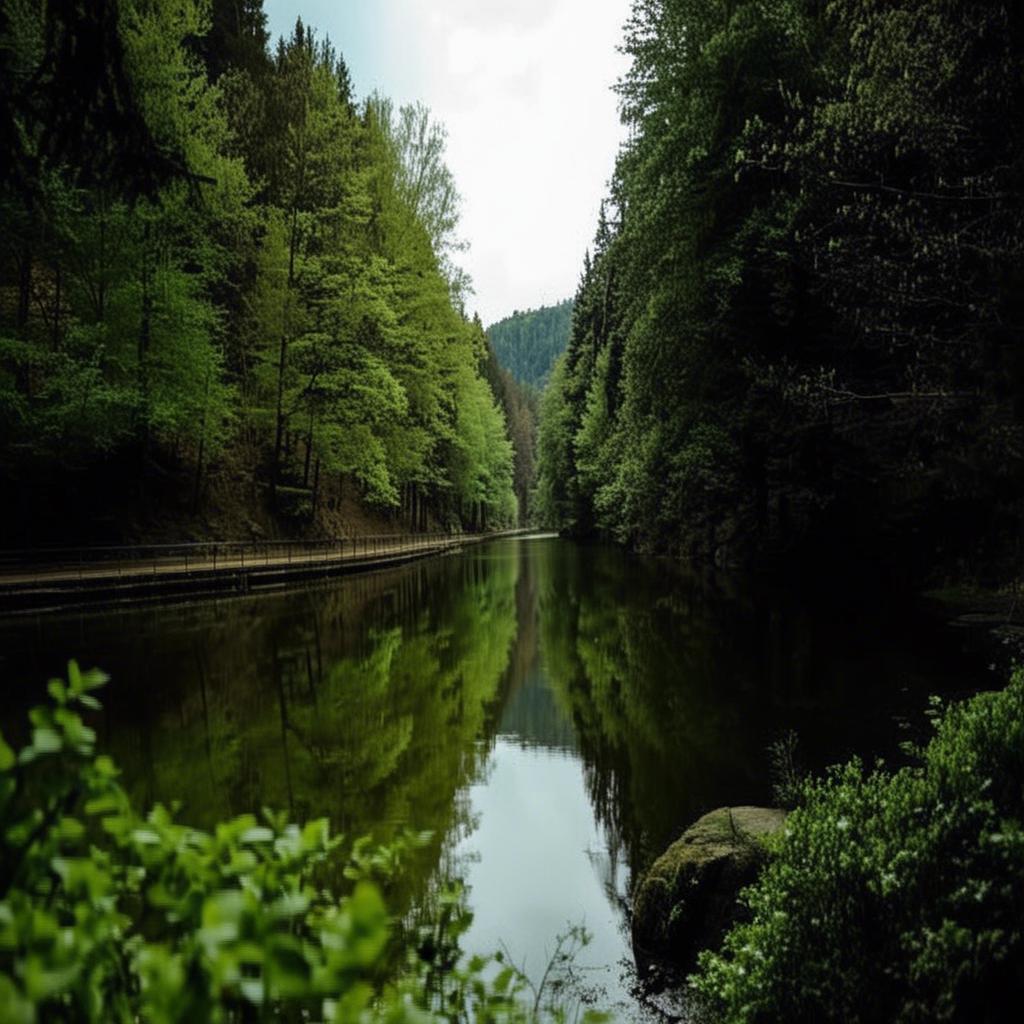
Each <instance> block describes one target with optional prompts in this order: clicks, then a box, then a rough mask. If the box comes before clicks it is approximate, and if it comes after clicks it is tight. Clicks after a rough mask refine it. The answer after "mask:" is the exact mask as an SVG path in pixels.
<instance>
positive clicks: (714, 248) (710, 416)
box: [537, 0, 1024, 581]
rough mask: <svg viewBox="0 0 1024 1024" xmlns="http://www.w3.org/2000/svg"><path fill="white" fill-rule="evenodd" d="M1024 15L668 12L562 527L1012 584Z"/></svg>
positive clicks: (579, 322) (587, 317)
mask: <svg viewBox="0 0 1024 1024" xmlns="http://www.w3.org/2000/svg"><path fill="white" fill-rule="evenodd" d="M1022 33H1024V15H1022V13H1021V11H1020V10H1019V8H1018V6H1017V5H1010V4H987V3H975V2H967V0H964V2H956V3H947V2H945V0H922V2H918V3H895V4H893V3H887V2H884V3H883V2H881V0H877V2H876V0H869V2H861V0H829V2H819V0H772V2H762V0H735V2H720V3H719V2H715V3H709V2H705V0H642V2H638V3H636V4H634V6H633V13H632V16H631V18H630V21H629V22H628V24H627V26H626V29H625V37H624V44H623V45H624V48H625V52H626V53H627V54H628V56H629V58H630V59H631V67H630V70H629V71H628V73H627V74H626V75H625V77H624V78H623V79H622V80H621V82H620V83H619V85H618V91H619V97H620V102H621V110H622V116H623V118H624V120H625V122H626V124H627V127H628V130H629V137H628V141H627V143H626V144H625V145H624V147H623V149H622V151H621V153H620V155H619V158H618V162H617V166H616V170H615V174H614V177H613V180H612V182H611V185H610V188H609V192H608V196H607V201H606V205H605V207H604V209H603V211H602V215H601V217H600V221H599V223H598V225H597V230H596V235H595V238H594V243H593V249H592V251H591V252H590V253H589V254H588V256H587V259H586V262H585V263H584V266H583V269H582V273H581V276H580V283H579V288H578V291H577V294H576V297H575V306H574V311H573V321H572V333H571V338H570V341H569V345H568V349H567V352H566V354H565V356H564V358H563V359H562V360H561V361H560V362H559V363H558V364H557V366H556V368H555V370H554V372H553V374H552V377H551V383H550V385H549V387H548V389H547V392H546V393H545V396H544V398H543V401H542V415H541V427H540V439H539V467H540V469H539V474H540V476H539V483H538V488H537V491H538V495H537V500H538V515H539V516H540V517H541V518H542V519H544V520H545V521H546V522H548V523H550V524H551V525H554V526H558V527H559V528H561V529H563V530H566V531H570V532H573V533H575V534H577V535H580V536H593V535H600V536H603V537H607V538H613V539H615V540H618V541H621V542H624V543H626V544H629V545H632V546H634V547H636V548H640V549H646V550H654V551H664V552H671V553H675V554H677V555H680V556H683V557H686V558H688V559H693V560H697V561H699V562H702V563H704V564H718V565H723V566H761V567H765V568H773V569H774V570H780V569H786V568H792V567H794V566H796V565H800V564H807V565H810V566H811V567H813V570H812V571H814V572H815V573H818V572H820V570H821V567H822V565H825V564H828V565H830V566H832V567H833V568H845V569H850V568H851V567H855V566H864V565H873V566H887V565H888V566H893V567H895V571H896V573H897V575H898V576H899V577H901V578H909V579H921V578H922V577H925V576H928V575H929V574H932V575H935V574H939V575H941V573H942V572H948V574H949V576H950V578H963V577H964V576H968V575H971V576H974V577H976V578H980V579H986V580H989V581H993V580H1002V579H1005V578H1007V576H1008V575H1010V574H1011V573H1012V571H1013V567H1018V568H1019V540H1018V538H1019V533H1020V524H1021V518H1022V511H1024V506H1022V504H1021V499H1022V497H1024V491H1022V485H1024V476H1022V469H1024V464H1022V454H1024V449H1022V430H1021V410H1022V398H1024V377H1022V375H1021V373H1022V364H1021V352H1020V332H1021V328H1022V326H1024V322H1022V316H1024V309H1022V307H1021V294H1022V288H1021V284H1022V281H1021V267H1022V266H1024V262H1022V253H1024V207H1022V202H1021V200H1022V188H1021V184H1022V173H1024V140H1022V136H1021V120H1020V117H1019V110H1020V109H1021V103H1022V99H1024V95H1022V89H1024V77H1022V73H1021V72H1022V60H1024V48H1022V42H1024V35H1022Z"/></svg>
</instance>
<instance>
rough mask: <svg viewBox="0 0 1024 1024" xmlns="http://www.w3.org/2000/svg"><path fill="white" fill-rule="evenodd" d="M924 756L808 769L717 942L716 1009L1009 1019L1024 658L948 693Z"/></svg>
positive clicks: (1023, 859)
mask: <svg viewBox="0 0 1024 1024" xmlns="http://www.w3.org/2000/svg"><path fill="white" fill-rule="evenodd" d="M932 711H933V719H934V722H935V727H936V732H935V735H934V737H933V738H932V739H931V741H930V742H929V743H928V744H927V745H926V746H924V747H923V749H918V750H917V751H916V753H915V758H914V762H915V763H913V764H912V765H911V766H908V767H904V768H901V769H899V770H897V771H891V770H887V769H885V768H882V767H876V768H868V767H865V766H864V765H863V764H861V763H860V762H858V761H852V762H850V763H848V764H846V765H844V766H841V767H837V768H835V769H833V770H832V771H831V772H830V773H829V775H828V776H827V777H825V778H824V779H820V780H814V781H808V782H806V783H804V785H803V788H802V792H801V793H800V796H799V806H798V807H797V808H796V809H795V810H794V811H793V812H792V814H791V815H790V816H789V818H788V820H787V822H786V828H785V833H784V835H783V837H782V838H781V841H779V842H778V844H777V848H776V851H775V856H774V858H773V859H772V860H771V861H770V862H769V865H768V867H767V868H766V869H765V871H764V874H763V875H762V877H761V878H760V879H759V881H758V882H757V883H755V885H754V886H753V887H752V888H751V889H749V890H748V891H747V894H746V897H745V901H746V903H747V904H748V906H749V908H750V911H751V919H750V921H749V923H747V924H742V925H740V926H738V927H736V928H735V929H734V930H733V931H732V932H731V934H730V935H729V936H728V937H727V939H726V942H725V947H724V949H723V951H722V952H721V953H717V954H712V953H708V954H705V955H704V956H703V959H702V963H701V970H700V972H699V973H698V975H697V978H696V983H697V987H698V989H699V990H700V992H701V993H702V994H703V995H704V996H705V998H706V999H707V1000H708V1004H709V1009H710V1010H711V1011H712V1019H715V1020H722V1021H730V1022H740V1021H768V1020H785V1021H801V1020H814V1021H842V1022H844V1024H847V1022H857V1021H883V1020H884V1021H901V1022H911V1021H921V1022H924V1021H929V1022H931V1021H999V1020H1005V1019H1006V1014H1007V1012H1008V1008H1009V1007H1013V1006H1016V1005H1018V1003H1019V1001H1020V999H1021V997H1022V996H1024V979H1022V976H1021V972H1020V964H1021V957H1022V955H1024V931H1022V927H1021V922H1022V920H1024V790H1022V787H1021V780H1022V779H1024V670H1017V671H1016V672H1015V673H1014V675H1013V677H1012V679H1011V681H1010V683H1009V685H1008V686H1007V687H1006V689H1004V690H1002V691H1000V692H998V693H982V694H979V695H978V696H976V697H974V698H972V699H971V700H970V701H967V702H966V703H963V704H959V705H952V706H949V707H946V708H941V707H938V706H936V707H933V709H932Z"/></svg>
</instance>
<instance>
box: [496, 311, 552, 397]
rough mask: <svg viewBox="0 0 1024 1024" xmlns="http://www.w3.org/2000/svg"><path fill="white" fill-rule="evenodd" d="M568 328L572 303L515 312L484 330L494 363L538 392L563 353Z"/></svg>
mask: <svg viewBox="0 0 1024 1024" xmlns="http://www.w3.org/2000/svg"><path fill="white" fill-rule="evenodd" d="M571 326H572V299H566V300H565V302H560V303H559V304H558V305H557V306H542V307H541V308H540V309H530V310H526V311H525V312H522V313H520V312H519V311H518V310H517V311H516V312H515V313H513V314H512V315H511V316H509V317H506V318H505V319H504V320H499V321H498V323H496V324H494V325H492V326H491V327H488V328H487V336H488V337H489V338H490V339H491V346H492V347H493V348H494V354H495V355H496V356H497V357H498V362H499V363H501V365H502V366H503V367H505V369H506V370H508V371H509V372H510V373H511V374H512V376H513V377H515V378H516V380H518V381H520V382H521V383H523V384H530V385H532V386H533V387H536V388H541V387H543V386H544V384H545V383H546V382H547V379H548V374H550V373H551V367H552V366H553V365H554V363H555V360H556V359H557V358H558V357H559V356H560V355H561V354H562V353H563V352H564V351H565V346H566V345H567V344H568V342H569V330H570V328H571Z"/></svg>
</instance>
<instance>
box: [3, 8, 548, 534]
mask: <svg viewBox="0 0 1024 1024" xmlns="http://www.w3.org/2000/svg"><path fill="white" fill-rule="evenodd" d="M228 6H230V8H231V9H230V10H229V9H228ZM66 8H72V10H68V9H66ZM80 13H81V12H79V11H78V10H77V5H75V4H70V5H69V4H55V5H51V4H41V3H40V2H38V0H25V2H24V3H19V4H17V5H16V7H15V8H14V9H12V16H11V17H7V15H6V14H5V15H4V16H3V17H2V18H0V53H2V54H3V55H4V57H3V62H2V63H0V78H2V84H3V85H4V87H5V89H6V88H7V87H9V88H10V90H12V95H14V97H15V103H14V104H13V106H12V107H10V108H9V109H8V108H7V107H4V108H3V109H2V110H0V123H5V122H4V119H5V118H7V117H10V118H12V119H13V123H14V127H13V128H12V134H11V136H10V137H8V136H7V135H4V136H3V137H2V138H0V147H3V149H4V153H5V155H6V156H10V157H11V158H12V160H15V161H16V162H17V167H16V168H14V170H15V177H16V179H17V180H10V181H8V180H7V179H6V178H5V179H4V180H3V182H0V184H2V185H3V187H2V188H0V215H2V216H3V219H4V223H5V227H6V228H7V229H8V244H7V245H6V246H5V248H4V252H3V258H2V261H0V299H2V302H0V423H2V424H3V426H4V428H5V430H4V443H3V445H2V446H0V477H2V478H3V479H5V480H14V479H18V478H24V477H26V476H27V475H28V474H29V473H30V472H31V473H36V474H38V475H39V477H40V478H43V479H48V480H50V481H51V484H52V482H53V481H58V482H59V481H61V480H62V479H63V477H64V475H65V474H64V472H63V471H67V470H69V469H73V470H76V471H79V472H80V475H81V477H82V478H84V480H85V482H86V484H88V483H90V482H91V481H92V480H94V479H102V474H103V472H104V469H103V467H104V464H105V463H109V462H117V461H118V460H120V464H121V465H123V466H126V467H130V468H128V469H127V471H124V472H122V474H121V475H122V476H124V477H127V479H122V480H119V481H118V483H119V484H123V485H124V487H123V488H119V491H121V490H127V491H128V492H129V493H131V494H133V495H136V496H137V497H138V498H139V501H140V504H141V505H142V506H143V507H142V508H141V509H140V512H142V513H143V514H144V512H145V505H146V501H147V497H146V481H147V479H150V478H154V477H155V478H160V479H163V478H167V477H168V476H174V477H178V478H181V477H185V479H186V481H187V484H186V486H187V489H188V491H189V493H190V494H191V495H192V497H193V501H192V507H193V511H194V512H199V511H200V509H201V506H202V498H203V494H204V483H205V481H206V479H207V477H209V476H211V475H216V474H217V473H218V471H221V472H224V471H225V467H226V466H230V472H231V473H232V476H233V477H234V476H237V474H238V473H239V471H241V473H242V474H243V475H244V476H247V477H248V478H249V480H250V482H251V487H249V488H247V492H248V493H249V494H252V495H254V496H256V500H259V497H260V496H261V494H266V497H267V499H268V500H267V502H266V504H267V505H268V506H270V508H269V511H272V512H277V513H281V514H282V518H283V520H284V523H283V524H282V525H284V526H286V527H288V528H294V527H295V526H296V525H299V526H303V525H309V524H310V523H311V522H312V523H315V522H316V520H317V517H318V514H319V513H320V511H321V510H322V507H323V505H324V504H326V503H325V502H324V500H323V498H324V496H325V492H329V489H330V491H333V493H331V494H330V497H331V498H332V499H334V500H333V501H332V504H336V503H337V500H338V499H340V496H341V491H342V489H343V488H344V486H345V481H346V480H349V481H354V482H355V484H356V486H357V488H358V491H359V496H360V497H361V498H362V499H363V500H365V501H366V502H369V503H371V504H374V505H378V506H381V507H383V508H388V509H397V508H399V507H402V508H403V510H404V511H406V512H408V513H409V516H410V520H411V525H412V526H413V527H415V528H422V527H425V526H426V525H427V516H426V508H427V506H428V505H429V506H430V509H431V511H432V513H433V516H434V519H435V521H437V522H440V523H443V524H445V525H452V526H455V525H462V524H465V525H468V524H469V523H474V524H476V525H483V524H490V525H503V524H512V523H513V522H514V521H515V518H516V508H515V497H514V495H513V490H512V474H511V470H510V469H509V465H508V464H509V459H508V452H507V434H508V431H507V428H506V427H505V426H496V425H495V424H496V422H497V421H496V420H495V415H496V410H495V408H488V409H487V410H486V411H484V412H482V411H481V409H482V407H481V401H482V399H481V391H480V388H481V386H482V385H483V377H482V375H481V372H480V369H479V367H480V363H481V360H482V356H483V352H484V346H483V341H482V338H481V332H480V329H479V325H477V324H474V323H472V322H470V321H468V320H467V319H466V318H465V316H464V315H463V303H464V299H465V295H466V292H467V290H468V287H469V282H468V280H467V279H466V277H465V275H464V273H463V272H462V271H461V270H459V268H458V267H457V266H456V265H455V264H454V262H453V260H454V258H455V255H456V254H457V253H458V251H459V249H460V247H461V243H460V242H459V241H458V239H457V236H456V229H457V224H458V213H459V197H458V193H457V190H456V188H455V185H454V182H453V179H452V176H451V172H450V170H449V169H448V167H447V166H446V164H445V161H444V148H445V132H444V129H443V128H442V127H441V126H440V125H438V124H437V123H436V122H435V121H433V120H432V119H431V117H430V114H429V111H427V110H426V108H424V107H422V106H415V107H405V108H402V109H400V110H398V111H397V112H395V111H393V109H392V107H391V104H390V103H389V102H388V101H386V100H383V99H381V98H380V97H376V96H374V97H371V98H370V99H369V100H367V101H366V102H365V103H363V104H361V105H360V104H357V102H356V100H355V98H354V97H353V95H352V89H351V82H350V80H349V77H348V72H347V69H346V67H345V64H344V61H343V60H342V59H341V57H340V56H339V55H338V54H337V52H336V51H335V49H334V48H333V46H332V45H331V44H330V42H329V40H326V39H321V38H319V37H317V35H316V33H315V32H313V31H311V30H310V29H308V28H306V27H305V26H304V25H303V24H302V22H301V21H299V22H297V24H296V26H295V29H294V30H293V32H292V34H291V35H290V36H289V37H288V38H285V39H281V40H280V41H279V43H278V45H277V47H276V50H275V52H274V53H273V55H271V54H269V53H267V52H266V50H265V44H266V42H267V39H266V32H265V17H264V15H263V11H262V6H261V4H260V3H259V2H258V0H251V2H248V0H247V2H246V3H243V4H233V5H226V4H224V3H221V2H220V0H217V2H216V3H213V4H212V5H209V4H207V3H204V2H202V0H174V2H171V3H151V2H149V0H120V2H118V3H113V2H110V3H105V4H103V5H102V11H101V12H99V13H101V14H103V15H104V16H105V18H106V20H104V21H103V24H102V32H101V34H103V35H104V39H105V40H106V43H107V44H108V45H107V47H106V50H104V51H102V52H101V54H100V56H101V57H102V53H104V52H105V53H107V54H108V56H109V61H110V62H111V65H112V66H111V67H109V68H105V69H102V70H103V72H104V73H103V74H99V75H98V77H96V78H95V79H88V80H86V79H83V82H82V87H83V89H84V90H85V91H86V93H88V90H89V89H95V90H96V91H97V94H96V96H94V97H93V96H90V95H86V96H85V97H83V98H82V100H81V101H80V102H79V103H78V107H81V106H82V104H83V103H84V104H85V106H86V107H88V106H89V104H90V103H92V102H95V103H97V104H99V107H100V109H98V110H95V111H94V110H92V109H91V108H90V109H89V112H88V118H89V119H90V120H89V123H90V125H91V124H92V122H93V120H99V121H102V120H103V119H104V118H107V119H109V120H110V121H111V124H109V125H104V126H103V130H102V131H100V129H99V128H98V127H97V129H96V131H97V134H98V135H99V136H101V137H102V143H103V145H104V146H107V145H108V144H109V146H111V147H113V148H114V149H115V152H114V154H113V155H112V156H110V158H109V159H107V160H106V162H105V163H104V159H102V158H101V157H102V156H103V154H100V155H98V157H97V159H95V160H93V159H87V157H86V156H85V155H83V154H82V153H80V152H79V151H78V149H77V148H75V147H73V146H69V147H56V148H55V142H54V140H53V139H52V138H51V137H50V134H49V131H48V127H47V125H46V124H45V118H47V117H56V114H54V112H53V111H52V110H51V109H50V104H49V100H50V96H49V93H50V92H55V93H56V92H60V91H61V90H63V89H64V88H65V87H66V85H67V83H66V82H65V73H64V71H63V70H62V71H61V72H60V73H56V72H54V70H53V66H52V61H53V59H54V48H55V44H54V41H53V39H50V37H49V36H48V35H47V32H49V31H53V32H56V33H57V34H58V36H60V34H61V33H66V34H67V44H68V45H70V46H74V45H77V44H76V40H78V41H79V42H81V45H83V46H84V45H85V41H86V40H87V39H89V38H92V35H94V34H95V31H98V30H95V29H94V27H92V28H91V27H89V26H87V25H84V24H83V23H82V18H81V16H80ZM108 37H109V38H108ZM61 38H63V37H61ZM62 45H63V43H62ZM8 57H9V58H10V59H9V60H8ZM91 57H92V55H90V59H91ZM200 57H201V58H202V60H200ZM71 63H72V64H74V65H75V66H77V63H78V58H77V57H75V58H74V60H72V61H71ZM87 70H88V69H87ZM93 70H95V69H93ZM110 79H115V80H116V81H115V82H114V84H113V85H112V84H111V81H110ZM213 79H215V81H214V80H213ZM36 93H38V94H39V95H36ZM122 93H123V94H124V95H122ZM128 96H130V98H131V105H130V110H127V111H124V110H121V107H122V106H123V105H124V104H125V103H127V97H128ZM104 104H105V105H104ZM121 114H124V115H125V116H126V117H127V116H129V115H130V118H131V119H134V120H133V121H132V125H134V127H135V128H139V131H138V132H136V131H134V128H133V130H132V131H131V132H129V131H128V128H127V127H126V128H125V131H126V137H125V145H126V147H128V148H129V149H130V150H131V151H132V152H135V151H136V150H137V149H138V148H139V147H141V146H144V145H145V146H148V147H150V148H151V149H153V150H154V152H158V153H160V154H173V159H174V161H175V167H176V173H174V174H169V173H168V172H167V169H166V167H164V166H163V165H162V164H161V165H160V166H156V164H155V163H154V161H155V160H156V157H155V156H154V158H153V160H150V161H149V162H146V161H144V160H143V159H142V158H141V157H139V177H138V180H137V181H128V182H126V181H125V179H124V166H123V161H122V160H121V157H122V156H123V154H117V153H116V140H115V139H113V138H110V139H108V135H109V134H110V132H111V130H112V129H113V128H115V127H116V126H117V125H121V126H122V127H124V125H123V124H122V122H123V120H124V119H123V118H121ZM119 118H120V120H119ZM135 122H138V124H136V123H135ZM140 126H141V127H140ZM128 127H132V126H131V125H129V126H128ZM143 128H144V131H142V129H143ZM33 145H35V146H36V151H34V153H33V152H30V151H32V147H33ZM26 147H27V149H26ZM15 150H17V152H16V153H15V152H14V151H15ZM114 157H116V158H117V159H114ZM30 158H31V159H30ZM104 167H106V173H101V171H102V170H103V168H104ZM463 404H465V406H466V408H462V406H463ZM490 405H491V406H492V407H493V406H494V402H493V400H492V401H491V403H490ZM482 416H483V417H484V419H487V421H488V422H487V424H486V428H485V429H484V428H482V427H481V417H482ZM492 444H493V446H494V447H493V448H492V447H490V446H491V445H492ZM467 462H468V464H467ZM54 471H55V472H54ZM531 471H532V469H531ZM456 476H459V477H460V484H459V485H456V484H455V483H454V482H453V481H454V478H455V477H456ZM189 477H191V480H188V478H189ZM69 486H70V485H69ZM180 486H181V485H180V484H179V487H180ZM289 488H291V489H297V490H301V491H303V492H305V495H306V497H305V499H304V500H303V501H302V502H300V503H299V504H298V506H296V503H295V502H291V501H289V498H288V495H289V493H293V492H292V491H289ZM23 490H24V492H25V505H26V506H27V505H29V504H30V503H31V502H32V501H33V500H34V498H35V495H34V493H33V488H32V486H31V485H24V484H23ZM95 490H96V491H97V492H98V493H97V494H96V496H95V500H94V501H93V502H91V503H90V505H92V506H95V507H97V508H99V507H100V506H101V504H102V502H103V501H108V500H110V499H109V498H108V497H107V493H108V490H107V489H106V488H103V487H100V486H96V487H95ZM521 490H523V491H525V487H523V488H521ZM149 500H150V501H151V500H152V499H149ZM40 504H43V503H42V502H40ZM57 504H59V502H57ZM296 507H298V508H299V509H300V510H301V515H300V516H299V519H300V520H301V522H298V523H296V522H295V517H294V515H292V513H293V512H294V510H295V508H296ZM12 512H13V509H11V510H8V511H7V512H5V515H12ZM100 514H102V510H101V512H100ZM13 515H14V518H15V519H16V518H17V516H18V515H21V516H22V519H23V521H21V522H16V523H15V526H16V528H20V529H24V530H25V531H26V532H29V533H31V532H34V526H31V524H30V523H29V521H28V520H30V519H31V518H32V517H31V515H26V509H25V508H24V507H22V508H21V509H20V510H19V512H17V513H13ZM460 519H461V520H462V524H460V523H459V520H460ZM62 529H63V531H64V537H65V539H67V538H66V527H62ZM85 530H86V531H87V530H88V526H86V527H85Z"/></svg>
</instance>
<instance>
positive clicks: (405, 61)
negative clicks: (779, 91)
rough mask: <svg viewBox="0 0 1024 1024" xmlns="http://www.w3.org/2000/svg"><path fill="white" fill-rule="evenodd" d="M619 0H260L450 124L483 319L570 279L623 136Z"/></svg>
mask: <svg viewBox="0 0 1024 1024" xmlns="http://www.w3.org/2000/svg"><path fill="white" fill-rule="evenodd" d="M629 6H630V4H629V0H265V3H264V8H265V10H266V12H267V15H268V20H269V26H270V30H271V33H272V35H273V37H274V39H275V40H276V38H277V36H279V35H281V34H282V33H288V32H290V31H291V28H292V26H293V25H294V23H295V18H296V16H297V15H299V16H301V17H302V20H303V22H305V23H306V24H307V25H311V26H313V27H315V28H317V29H319V30H320V31H321V33H324V32H325V33H326V34H327V35H329V36H330V37H331V40H332V42H334V43H335V45H336V46H337V48H338V49H339V50H340V51H341V53H342V54H343V55H344V57H345V60H346V62H347V63H348V65H349V69H350V71H351V73H352V79H353V82H354V85H355V89H356V92H357V94H358V95H359V96H360V97H363V96H366V95H367V94H368V93H370V92H372V91H373V90H374V89H377V90H379V91H380V92H381V93H383V94H384V95H386V96H390V97H391V98H392V99H393V100H394V101H395V102H396V103H399V104H401V103H407V102H411V101H413V100H422V101H423V102H424V103H426V104H427V106H429V107H430V108H431V110H432V111H433V113H434V115H435V116H436V117H437V118H438V119H439V120H441V121H443V122H444V124H445V125H446V126H447V128H448V164H449V166H450V167H451V169H452V172H453V173H454V175H455V179H456V182H457V184H458V186H459V190H460V191H461V193H462V196H463V204H462V225H461V234H462V236H463V238H465V240H466V241H467V242H469V245H470V248H469V251H468V252H466V253H463V254H462V256H461V262H462V264H463V266H464V267H465V268H466V269H467V270H468V271H469V273H470V275H471V276H472V278H473V284H474V287H475V290H476V294H475V296H473V297H472V298H471V300H470V303H469V306H470V310H474V309H475V310H476V311H478V312H479V313H480V316H481V318H482V319H483V321H484V323H485V324H491V323H493V322H494V321H495V320H500V319H501V318H502V317H504V316H507V315H508V314H509V313H511V312H512V311H513V310H514V309H528V308H534V307H536V306H541V305H550V304H552V303H554V302H558V301H560V300H562V299H564V298H569V297H570V296H572V294H573V293H574V292H575V290H576V283H577V281H578V279H579V272H580V268H581V266H582V262H583V252H584V250H585V249H586V248H587V246H589V245H590V243H591V240H592V238H593V235H594V228H595V226H596V222H597V210H598V205H599V203H600V201H601V198H602V196H603V195H604V192H605V183H606V182H607V180H608V178H609V176H610V175H611V171H612V166H613V163H614V159H615V153H616V150H617V148H618V144H619V141H620V140H621V139H622V138H623V129H622V127H621V125H620V124H619V118H618V111H617V106H616V100H615V96H614V94H613V93H612V92H611V86H612V84H613V83H614V82H615V80H616V79H617V78H618V77H619V75H620V74H621V73H622V71H624V70H625V62H624V58H623V57H622V56H621V55H620V54H619V53H618V52H617V51H616V45H617V44H618V42H619V40H620V37H621V29H622V25H623V23H624V22H625V20H626V17H627V15H628V13H629Z"/></svg>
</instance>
